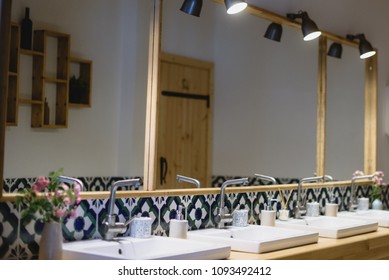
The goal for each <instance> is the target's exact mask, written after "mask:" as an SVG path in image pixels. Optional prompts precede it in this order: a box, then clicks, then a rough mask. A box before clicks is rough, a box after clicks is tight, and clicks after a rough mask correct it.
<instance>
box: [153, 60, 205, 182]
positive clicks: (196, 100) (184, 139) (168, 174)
mask: <svg viewBox="0 0 389 280" xmlns="http://www.w3.org/2000/svg"><path fill="white" fill-rule="evenodd" d="M160 67H161V68H160V79H159V95H160V96H159V98H158V100H159V103H158V120H157V121H158V126H157V155H158V156H157V161H158V162H157V166H158V168H157V169H158V178H157V184H158V188H160V189H161V188H163V189H167V188H182V187H185V186H188V187H191V186H190V185H188V184H187V183H179V182H176V175H178V174H179V175H184V176H187V177H192V178H195V179H198V180H199V181H200V183H201V186H203V187H210V183H211V154H212V150H211V147H212V145H211V135H212V134H211V133H212V125H211V124H212V123H211V122H212V89H213V64H212V63H209V62H204V61H199V60H194V59H190V58H186V57H180V56H176V55H171V54H162V55H161V64H160ZM185 184H186V185H185ZM192 187H193V186H192Z"/></svg>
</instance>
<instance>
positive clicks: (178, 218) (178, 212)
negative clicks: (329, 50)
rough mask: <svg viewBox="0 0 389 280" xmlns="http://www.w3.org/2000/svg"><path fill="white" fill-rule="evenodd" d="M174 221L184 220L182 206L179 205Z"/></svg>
mask: <svg viewBox="0 0 389 280" xmlns="http://www.w3.org/2000/svg"><path fill="white" fill-rule="evenodd" d="M176 219H177V220H179V221H181V220H183V219H184V215H183V214H182V206H181V205H178V208H177V214H176Z"/></svg>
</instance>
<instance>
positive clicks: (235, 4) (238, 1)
mask: <svg viewBox="0 0 389 280" xmlns="http://www.w3.org/2000/svg"><path fill="white" fill-rule="evenodd" d="M224 4H225V5H226V9H227V14H229V15H232V14H237V13H240V12H241V11H243V10H244V9H246V8H247V3H246V1H244V0H224Z"/></svg>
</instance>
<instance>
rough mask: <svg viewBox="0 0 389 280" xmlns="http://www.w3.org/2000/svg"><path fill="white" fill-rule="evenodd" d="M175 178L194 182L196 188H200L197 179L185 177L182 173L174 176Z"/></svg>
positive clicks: (178, 180) (179, 180) (180, 180)
mask: <svg viewBox="0 0 389 280" xmlns="http://www.w3.org/2000/svg"><path fill="white" fill-rule="evenodd" d="M176 180H177V182H187V183H191V184H194V185H195V186H196V188H198V189H199V188H200V181H199V180H197V179H194V178H190V177H186V176H182V175H177V176H176Z"/></svg>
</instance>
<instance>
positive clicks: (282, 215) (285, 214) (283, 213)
mask: <svg viewBox="0 0 389 280" xmlns="http://www.w3.org/2000/svg"><path fill="white" fill-rule="evenodd" d="M278 220H280V221H287V220H289V210H287V209H281V210H280V211H279V215H278Z"/></svg>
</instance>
